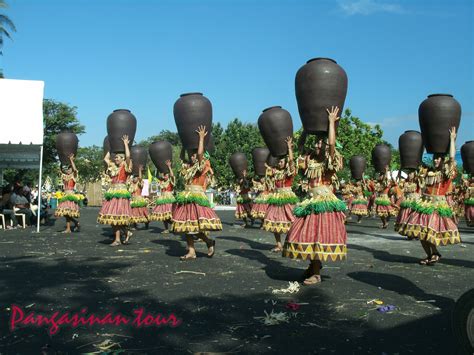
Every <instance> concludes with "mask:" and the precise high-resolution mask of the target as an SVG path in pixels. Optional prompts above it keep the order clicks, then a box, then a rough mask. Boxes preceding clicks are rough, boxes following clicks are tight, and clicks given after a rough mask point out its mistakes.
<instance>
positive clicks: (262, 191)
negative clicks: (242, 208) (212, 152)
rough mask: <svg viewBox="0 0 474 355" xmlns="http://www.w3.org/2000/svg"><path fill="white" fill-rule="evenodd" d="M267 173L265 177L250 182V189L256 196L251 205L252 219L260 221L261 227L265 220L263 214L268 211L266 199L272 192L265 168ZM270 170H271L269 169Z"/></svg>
mask: <svg viewBox="0 0 474 355" xmlns="http://www.w3.org/2000/svg"><path fill="white" fill-rule="evenodd" d="M266 170H267V173H266V174H265V176H261V177H260V178H259V179H258V180H252V189H253V191H254V192H255V193H256V194H257V196H256V197H255V201H254V203H253V204H252V212H251V214H252V218H253V219H254V220H255V219H259V220H261V221H262V227H263V220H264V219H265V214H266V213H267V209H268V197H269V195H270V191H271V190H272V186H271V185H272V183H271V181H272V180H271V178H270V176H269V174H271V173H270V172H269V169H268V168H267V169H266ZM270 170H271V169H270Z"/></svg>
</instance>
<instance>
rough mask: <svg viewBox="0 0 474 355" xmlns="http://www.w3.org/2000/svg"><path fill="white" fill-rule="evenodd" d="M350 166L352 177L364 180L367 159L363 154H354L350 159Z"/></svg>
mask: <svg viewBox="0 0 474 355" xmlns="http://www.w3.org/2000/svg"><path fill="white" fill-rule="evenodd" d="M349 167H350V168H351V175H352V178H353V179H356V180H362V178H363V177H364V171H365V168H366V167H367V160H366V159H365V157H363V156H362V155H354V156H353V157H352V158H351V160H350V161H349Z"/></svg>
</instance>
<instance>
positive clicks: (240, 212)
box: [235, 196, 252, 219]
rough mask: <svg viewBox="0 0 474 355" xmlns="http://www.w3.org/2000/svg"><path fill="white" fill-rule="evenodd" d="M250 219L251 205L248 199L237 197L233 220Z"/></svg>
mask: <svg viewBox="0 0 474 355" xmlns="http://www.w3.org/2000/svg"><path fill="white" fill-rule="evenodd" d="M250 217H252V203H251V201H250V199H249V198H248V197H242V196H239V198H238V199H237V208H236V209H235V218H236V219H244V218H250Z"/></svg>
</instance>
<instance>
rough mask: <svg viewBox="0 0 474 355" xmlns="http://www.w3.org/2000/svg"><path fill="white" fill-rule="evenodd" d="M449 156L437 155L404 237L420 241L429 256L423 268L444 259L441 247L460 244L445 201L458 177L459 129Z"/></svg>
mask: <svg viewBox="0 0 474 355" xmlns="http://www.w3.org/2000/svg"><path fill="white" fill-rule="evenodd" d="M449 139H450V141H449V156H448V157H447V158H445V154H434V156H433V165H434V166H433V167H432V168H429V169H428V170H427V171H426V173H425V176H424V177H423V178H424V188H423V191H422V197H421V199H419V200H417V201H415V202H414V203H413V204H412V206H411V209H412V213H411V214H410V216H409V217H408V220H407V222H406V226H405V228H404V230H403V234H404V235H406V236H407V237H408V238H419V239H420V242H421V246H422V247H423V249H424V251H425V252H426V258H424V259H422V260H420V262H419V263H420V264H421V265H433V264H435V263H437V262H438V261H439V260H440V259H441V254H440V253H439V252H438V249H437V247H438V246H439V245H447V244H457V243H460V242H461V237H460V234H459V230H458V227H457V225H456V223H455V222H454V213H453V210H452V208H451V207H450V206H449V204H448V201H447V199H446V193H447V192H448V191H450V189H451V185H452V182H453V179H454V178H455V177H456V173H457V169H456V160H455V154H456V127H452V128H451V129H450V130H449Z"/></svg>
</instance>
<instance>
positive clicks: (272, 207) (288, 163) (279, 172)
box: [262, 137, 298, 253]
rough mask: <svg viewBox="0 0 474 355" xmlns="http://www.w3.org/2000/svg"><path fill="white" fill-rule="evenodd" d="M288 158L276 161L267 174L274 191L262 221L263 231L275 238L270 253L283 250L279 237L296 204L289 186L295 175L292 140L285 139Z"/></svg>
mask: <svg viewBox="0 0 474 355" xmlns="http://www.w3.org/2000/svg"><path fill="white" fill-rule="evenodd" d="M286 144H287V146H288V157H287V158H282V159H280V160H279V161H278V166H277V167H275V168H270V171H269V174H270V176H271V177H272V178H273V181H274V183H275V190H274V192H273V193H272V194H271V195H270V197H269V198H268V200H267V202H268V208H267V212H266V214H265V218H264V220H263V226H262V227H263V229H264V230H266V231H267V232H272V233H273V235H274V236H275V243H276V245H275V247H274V248H273V249H271V251H272V252H275V253H280V252H281V251H282V250H283V246H282V243H281V235H282V234H286V233H287V232H288V231H289V230H290V227H291V224H292V223H293V221H294V219H295V217H294V215H293V207H294V206H295V204H296V203H298V197H297V196H296V195H295V193H294V192H293V190H292V189H291V186H292V185H293V180H294V178H295V175H296V167H295V162H294V158H293V139H292V138H291V137H287V139H286Z"/></svg>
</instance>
